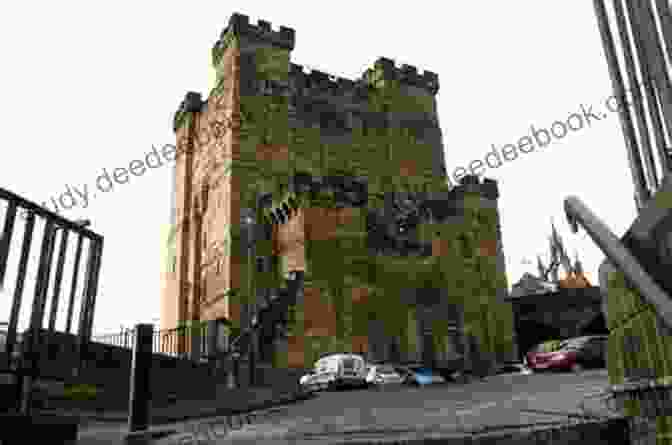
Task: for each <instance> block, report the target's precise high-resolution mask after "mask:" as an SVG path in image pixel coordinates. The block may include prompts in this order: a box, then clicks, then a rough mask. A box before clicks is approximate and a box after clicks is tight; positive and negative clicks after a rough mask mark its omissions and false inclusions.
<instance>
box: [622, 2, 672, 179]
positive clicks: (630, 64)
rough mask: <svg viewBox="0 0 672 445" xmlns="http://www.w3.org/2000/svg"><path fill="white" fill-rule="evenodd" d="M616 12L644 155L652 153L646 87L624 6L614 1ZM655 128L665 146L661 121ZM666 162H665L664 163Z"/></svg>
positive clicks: (656, 136)
mask: <svg viewBox="0 0 672 445" xmlns="http://www.w3.org/2000/svg"><path fill="white" fill-rule="evenodd" d="M614 12H615V14H616V21H617V27H618V31H619V35H620V38H621V44H622V46H623V55H624V57H625V68H626V71H627V73H628V83H629V84H630V89H631V93H632V99H633V104H632V105H633V106H634V110H632V109H630V107H628V110H627V111H628V112H630V113H633V114H634V115H635V118H636V121H637V130H638V131H639V136H640V139H641V142H642V151H643V152H644V153H647V152H651V148H650V147H651V142H650V138H649V128H648V125H647V122H646V110H645V109H644V102H643V98H642V94H641V91H640V88H646V85H641V87H640V85H639V82H638V81H637V71H636V67H637V65H636V63H635V59H634V57H633V54H632V49H631V48H632V47H631V41H630V36H629V34H628V25H627V22H626V19H625V13H624V11H623V5H622V4H621V1H620V0H615V1H614ZM651 123H652V126H653V133H654V136H655V138H656V144H657V145H659V144H660V141H661V138H662V140H663V144H664V136H663V133H662V130H661V128H660V121H659V120H658V121H657V122H656V121H655V120H654V121H652V122H651ZM663 162H664V161H663ZM662 167H663V170H664V171H665V170H666V168H667V165H666V163H663V164H662Z"/></svg>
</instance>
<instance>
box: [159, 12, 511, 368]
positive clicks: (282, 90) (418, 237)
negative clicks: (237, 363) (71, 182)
mask: <svg viewBox="0 0 672 445" xmlns="http://www.w3.org/2000/svg"><path fill="white" fill-rule="evenodd" d="M294 39H295V36H294V31H293V30H291V29H289V28H285V27H280V29H279V31H274V30H272V29H271V25H270V24H269V23H268V22H265V21H261V20H260V21H258V22H257V24H256V25H251V24H250V23H249V19H248V18H247V17H246V16H243V15H240V14H234V15H233V16H232V17H231V20H230V21H229V25H228V26H227V28H226V29H225V30H224V32H223V33H222V35H221V37H220V39H219V40H218V42H217V43H216V44H215V46H214V48H213V52H212V53H213V66H214V67H215V70H216V78H217V82H216V86H215V87H214V88H213V90H212V91H211V92H210V94H209V96H208V98H207V100H203V99H202V98H201V96H200V95H199V94H197V93H188V94H187V96H186V98H185V100H184V101H183V102H182V104H181V105H180V108H179V110H178V112H177V113H176V117H175V133H176V138H177V150H178V157H177V162H176V195H175V196H176V205H175V207H176V224H175V231H174V232H175V236H174V240H175V241H174V246H175V252H176V253H175V258H176V260H175V261H174V264H175V267H174V271H175V272H174V273H173V274H172V275H170V274H166V276H168V277H169V278H170V280H172V283H173V285H172V288H171V287H170V286H166V289H167V290H166V292H165V294H164V297H163V306H164V307H166V308H169V309H166V310H164V313H165V314H171V313H174V314H175V316H174V321H173V320H171V321H168V322H166V323H162V324H163V325H164V326H165V327H169V326H168V325H170V324H171V323H174V324H179V323H180V322H186V321H189V320H205V319H213V318H220V317H226V318H227V319H229V320H230V321H232V322H233V324H234V326H235V325H236V324H242V325H246V324H247V321H248V320H246V319H245V318H246V317H244V314H245V311H243V310H242V309H243V308H244V307H245V306H246V305H247V304H249V303H251V302H252V303H258V302H259V297H260V295H258V293H260V290H262V289H271V290H272V293H274V294H277V295H280V294H283V292H281V290H282V289H284V297H283V298H280V299H279V300H280V303H281V304H283V305H284V307H285V309H286V311H285V312H284V314H285V315H282V314H281V315H282V316H280V318H281V319H282V318H287V317H289V318H292V322H291V323H290V324H291V325H292V328H291V329H290V331H291V332H289V333H288V338H285V339H284V346H282V347H284V348H285V350H284V351H285V354H284V355H285V359H286V360H287V362H288V363H290V364H293V365H291V366H299V367H302V366H304V365H306V364H309V365H310V364H312V363H311V360H313V358H314V356H315V354H317V353H320V351H321V353H324V352H327V351H344V350H345V351H353V352H363V353H367V352H371V350H374V349H375V350H376V351H375V354H376V355H381V354H382V355H383V356H387V354H388V352H389V353H390V354H392V355H397V356H398V355H399V354H400V353H401V352H404V353H410V352H409V350H410V349H413V351H412V352H413V353H416V354H420V355H422V356H429V355H432V354H434V353H433V352H432V353H431V354H430V353H428V352H427V351H434V352H436V351H435V348H434V346H433V344H434V343H436V342H437V338H438V337H437V335H436V332H438V331H437V329H439V328H436V329H435V328H434V327H435V326H437V323H438V324H441V319H444V320H450V323H452V322H453V321H454V319H456V318H459V317H458V315H459V312H460V311H459V310H455V308H456V303H455V301H458V300H459V301H463V300H465V298H468V297H469V296H468V295H464V294H465V293H466V292H467V291H464V290H463V291H461V293H460V292H457V293H456V291H455V289H458V288H460V286H462V288H464V285H462V284H459V283H453V284H450V283H448V282H447V281H445V280H446V279H447V277H459V276H462V273H461V269H460V268H463V267H466V266H465V265H466V264H467V262H463V261H462V260H461V259H457V260H456V259H455V258H453V259H452V260H445V261H444V260H442V259H441V258H442V257H444V256H446V255H448V256H449V254H448V253H447V252H450V251H453V250H454V249H452V250H451V248H446V245H445V244H446V243H448V244H450V243H455V242H457V241H449V240H448V238H450V237H454V236H455V233H456V231H459V230H470V229H469V228H468V227H471V225H473V224H472V222H469V223H465V222H464V218H461V216H460V215H461V213H460V210H459V209H462V210H463V211H462V214H464V213H468V212H467V211H466V210H464V209H465V208H466V207H468V206H474V205H475V206H476V207H479V208H492V209H493V211H494V213H495V214H496V213H497V210H496V207H497V196H498V195H497V186H496V183H495V182H494V181H488V180H486V181H484V182H483V183H481V182H479V180H478V179H477V178H465V180H464V181H463V182H464V184H463V185H461V186H459V187H457V188H455V189H453V190H451V191H449V190H448V186H447V184H446V181H445V178H446V174H445V159H444V149H443V143H442V136H441V130H440V125H439V120H438V115H437V112H436V109H437V107H436V94H437V92H438V89H439V82H438V76H437V75H436V74H435V73H432V72H430V71H424V72H423V73H422V74H420V73H419V72H418V70H417V69H416V68H415V67H412V66H407V65H404V66H401V67H397V66H395V64H394V62H393V61H391V60H389V59H386V58H379V59H378V60H377V61H376V62H375V63H374V65H373V67H372V68H371V69H368V70H366V71H365V72H364V74H363V75H362V77H361V78H359V79H356V80H350V79H343V78H338V77H336V76H331V75H329V74H327V73H324V72H320V71H316V70H312V71H307V70H305V69H304V68H303V67H302V66H301V65H297V64H293V63H291V62H290V58H291V57H290V56H291V51H292V49H293V48H294ZM428 212H429V213H431V216H427V215H428ZM455 212H457V213H455ZM243 214H250V215H254V216H255V217H256V218H255V219H256V220H257V221H260V222H262V223H263V224H262V225H261V228H260V230H258V231H257V233H256V234H255V238H256V241H255V242H254V251H253V253H252V255H253V256H254V257H255V258H249V257H248V249H247V246H246V232H245V230H243V229H242V227H241V224H240V221H241V215H243ZM462 216H463V215H462ZM400 221H403V223H400ZM489 221H490V222H489V223H488V224H490V226H491V227H490V228H491V229H492V230H490V231H489V232H487V234H486V235H484V236H485V238H483V237H481V238H482V239H481V238H479V237H480V236H481V235H479V234H472V235H473V236H472V235H464V237H465V239H466V238H469V236H472V238H473V237H475V238H474V239H477V240H478V243H480V244H478V245H477V246H474V245H470V247H469V249H468V250H469V252H470V253H469V255H472V256H473V255H479V256H482V257H488V258H489V259H488V260H487V261H485V262H487V263H488V264H490V265H491V266H492V267H490V266H487V265H486V266H487V267H490V269H491V271H492V272H491V274H492V280H491V281H492V283H491V284H492V286H491V290H487V291H485V290H482V289H483V286H482V285H481V282H480V281H479V283H476V284H475V285H474V286H472V287H473V289H474V290H473V291H474V292H480V293H482V294H487V295H485V296H483V297H480V296H479V301H481V300H482V301H483V302H488V301H491V302H492V304H493V305H496V304H500V303H502V302H503V299H504V296H505V294H506V283H505V281H504V284H503V285H502V280H501V277H502V274H503V273H504V272H503V252H502V248H501V236H500V235H499V226H498V224H499V223H498V217H497V218H495V219H492V218H490V220H489ZM470 224H471V225H470ZM474 224H476V223H474ZM437 225H438V226H441V227H443V228H444V229H445V230H444V231H441V230H443V229H441V230H437V228H438V226H437ZM458 226H459V227H460V229H459V230H457V229H456V230H453V229H454V228H455V227H458ZM495 226H496V227H495ZM451 227H452V228H453V229H451ZM483 233H485V232H483ZM442 237H444V238H446V239H444V240H442V239H441V238H442ZM442 243H443V244H442ZM472 244H473V243H472ZM474 252H477V253H474ZM259 258H263V259H264V260H265V261H264V262H263V263H264V264H265V266H264V267H260V268H257V267H256V266H255V267H253V268H250V267H249V264H254V265H256V264H258V262H257V259H259ZM484 264H485V263H484ZM495 264H496V266H495ZM484 267H485V266H484ZM395 268H398V270H399V272H398V273H393V272H390V271H393V270H395ZM490 269H489V270H490ZM248 271H249V272H250V273H252V276H250V275H249V274H248ZM474 276H475V275H474ZM479 277H480V275H479ZM478 279H479V280H480V279H481V278H478ZM441 280H444V281H441ZM495 281H496V282H497V284H495ZM250 283H251V284H252V285H253V288H252V290H251V295H247V294H248V293H250V292H248V284H250ZM479 286H480V287H479ZM421 288H422V289H424V290H419V289H421ZM171 289H172V290H171ZM427 289H429V290H427ZM449 289H450V292H447V290H449ZM489 289H490V288H489ZM469 292H471V291H469ZM458 293H459V295H458ZM490 293H491V294H490ZM451 298H452V299H453V300H455V301H454V302H453V303H450V302H449V301H448V299H451ZM280 303H279V304H280ZM430 303H431V304H430ZM432 304H434V305H436V304H438V305H439V306H436V308H441V309H440V310H438V311H434V313H435V314H441V316H440V317H439V319H438V320H429V319H426V317H427V315H422V314H423V313H427V312H428V311H424V312H423V311H422V310H419V309H417V308H418V306H419V305H423V306H427V305H430V306H431V305H432ZM484 304H485V303H484ZM290 309H291V310H290ZM280 312H282V310H281V311H280ZM429 312H431V311H429ZM489 312H493V313H494V311H489ZM288 313H293V314H295V315H293V316H289V314H288ZM372 314H377V315H375V316H374V315H372ZM262 315H263V314H262ZM276 315H277V314H276ZM484 316H485V315H484ZM268 317H271V319H269V320H270V321H268V320H267V321H268V323H267V322H262V325H263V326H265V325H267V324H269V325H275V324H276V322H277V321H278V320H277V319H276V318H277V317H276V318H273V317H275V315H272V316H271V315H268ZM423 317H425V318H423ZM262 318H263V317H262ZM373 318H376V319H377V323H376V322H374V321H375V320H373ZM468 322H469V323H471V324H474V323H480V321H475V319H470V320H468ZM444 324H445V323H444ZM499 324H500V325H501V323H499ZM451 326H452V325H451ZM444 328H445V329H444V330H443V331H441V332H443V333H442V334H441V336H443V337H446V336H448V335H449V334H448V331H450V329H449V328H450V326H448V327H444ZM442 329H443V328H442ZM410 331H417V332H414V333H412V334H409V332H410ZM486 331H487V330H486V329H484V330H483V332H486ZM428 332H429V333H432V332H433V334H431V335H433V336H434V340H432V339H430V338H429V337H428V335H429V334H428ZM451 332H452V331H451ZM493 332H494V331H493ZM493 332H490V333H489V334H488V335H489V338H490V339H492V338H495V337H497V335H495V334H494V333H493ZM265 335H266V334H262V337H263V336H265ZM268 336H269V338H272V337H273V334H272V333H271V334H268ZM499 336H500V337H503V336H502V335H499ZM419 337H422V338H419ZM386 338H396V339H397V340H395V342H394V344H385V339H386ZM488 341H490V340H488ZM423 342H424V343H423ZM406 343H414V344H415V346H413V347H411V346H409V345H407V344H406ZM439 343H440V342H439ZM439 343H437V344H439ZM416 346H417V347H416ZM278 348H281V346H278ZM409 348H410V349H409ZM437 348H439V349H442V348H443V349H447V348H446V347H445V345H443V346H441V345H439V346H437ZM400 349H404V350H405V351H400ZM456 349H460V348H459V347H456ZM390 351H392V352H390ZM394 351H396V352H394ZM437 354H438V352H437ZM407 355H408V354H407ZM434 355H436V354H434Z"/></svg>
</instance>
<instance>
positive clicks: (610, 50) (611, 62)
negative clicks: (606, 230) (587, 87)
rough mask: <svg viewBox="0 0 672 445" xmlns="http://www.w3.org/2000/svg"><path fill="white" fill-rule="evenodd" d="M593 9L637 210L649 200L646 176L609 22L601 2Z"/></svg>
mask: <svg viewBox="0 0 672 445" xmlns="http://www.w3.org/2000/svg"><path fill="white" fill-rule="evenodd" d="M593 5H594V7H595V15H596V17H597V23H598V26H599V29H600V36H601V37H602V47H603V49H604V53H605V56H606V58H607V67H608V68H609V75H610V77H611V83H612V88H613V90H614V94H615V96H616V98H617V99H618V103H619V113H618V116H619V118H620V123H621V129H622V131H623V136H624V137H625V145H626V147H627V152H628V160H629V163H630V171H631V173H632V180H633V185H634V188H635V197H636V200H637V207H638V210H639V209H641V208H643V207H644V205H645V204H646V202H647V201H648V200H649V199H650V197H651V195H650V193H649V190H648V187H647V185H646V176H645V174H644V168H643V166H642V163H641V162H642V161H641V158H640V155H639V150H638V146H637V138H636V137H635V131H634V128H633V126H632V121H631V119H630V115H629V114H628V112H627V108H626V107H627V101H626V97H625V89H624V87H623V78H622V77H621V72H620V69H619V65H618V58H617V57H616V50H615V46H614V39H613V36H612V34H611V30H610V29H609V22H608V19H607V12H606V10H605V7H604V2H603V0H593Z"/></svg>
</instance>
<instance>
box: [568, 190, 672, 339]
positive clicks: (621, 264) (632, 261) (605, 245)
mask: <svg viewBox="0 0 672 445" xmlns="http://www.w3.org/2000/svg"><path fill="white" fill-rule="evenodd" d="M565 213H566V215H567V221H568V222H569V225H570V226H571V227H572V231H573V232H574V233H576V232H578V230H579V224H581V226H582V227H583V228H584V229H585V230H586V232H588V235H590V237H591V238H592V240H593V241H594V242H595V244H597V246H598V247H599V248H600V249H601V250H602V251H603V252H604V254H605V255H606V257H607V259H608V260H609V261H610V262H611V263H612V264H613V265H614V266H616V267H617V268H618V269H619V270H620V271H622V272H623V274H624V275H625V277H626V278H627V280H628V281H629V282H630V283H632V285H633V286H634V287H635V288H636V289H637V290H638V291H639V293H640V294H641V296H642V298H644V300H645V301H646V302H647V303H649V304H651V305H652V306H653V307H654V308H655V310H656V313H657V314H658V315H659V316H660V317H661V319H662V320H663V321H664V322H665V324H667V326H669V327H672V300H670V297H669V296H668V295H667V293H665V291H663V289H662V288H661V287H660V286H659V285H658V284H657V283H656V282H655V281H654V279H653V278H651V276H650V275H649V274H648V273H647V272H646V271H645V270H644V268H643V267H642V266H641V265H640V263H639V261H637V259H636V258H635V257H634V256H633V255H632V254H631V253H630V251H629V250H628V249H626V248H625V246H624V245H623V243H622V242H621V240H620V239H618V238H617V237H616V235H614V234H613V232H612V231H611V230H609V228H608V227H607V226H606V225H605V224H604V223H603V222H602V221H601V220H600V219H599V218H598V217H597V216H596V215H595V214H594V213H593V212H591V211H590V209H588V207H586V205H585V204H583V202H581V200H580V199H579V198H577V197H574V196H570V197H569V198H567V199H565Z"/></svg>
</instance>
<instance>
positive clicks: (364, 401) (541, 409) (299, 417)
mask: <svg viewBox="0 0 672 445" xmlns="http://www.w3.org/2000/svg"><path fill="white" fill-rule="evenodd" d="M607 385H608V377H607V372H606V370H591V371H584V372H582V373H580V374H555V373H553V374H546V373H544V374H531V375H525V374H509V375H499V376H494V377H490V378H488V379H486V380H485V381H477V382H472V383H469V384H448V385H435V386H430V387H424V388H413V387H390V388H389V389H385V390H376V389H366V390H346V391H337V392H323V393H319V394H318V395H317V396H316V397H315V398H314V399H311V400H307V401H305V402H302V403H299V404H296V405H292V406H289V407H285V408H283V409H282V410H278V411H277V412H276V413H275V414H273V415H272V416H270V417H266V418H264V420H263V421H262V422H260V423H257V424H254V425H249V426H245V427H243V428H242V429H240V430H238V431H231V432H230V433H229V434H228V435H227V437H226V438H221V439H218V440H217V443H285V442H286V443H292V444H298V443H304V441H305V442H306V443H312V444H315V443H322V442H324V443H334V440H335V439H336V438H338V439H339V440H345V439H348V438H352V437H354V436H360V437H364V436H371V437H372V438H373V437H376V438H377V437H383V436H390V435H394V436H396V437H401V436H404V435H408V434H417V431H419V430H421V431H425V432H428V431H438V430H440V431H442V432H452V433H462V434H464V433H465V432H473V431H479V430H483V429H486V428H487V429H491V428H492V429H502V428H511V427H514V428H520V427H521V426H523V425H535V424H536V425H540V424H551V423H559V422H564V423H566V422H567V419H568V418H570V417H571V416H572V415H575V416H576V415H579V414H581V413H582V410H581V409H580V405H581V402H582V401H583V400H584V398H585V397H586V396H590V395H595V394H596V393H599V392H600V391H602V390H604V389H606V387H607ZM589 400H591V399H589ZM595 400H596V399H595V398H594V397H593V398H592V401H593V404H592V406H599V403H598V405H595V404H594V402H595ZM598 401H599V399H598ZM184 443H187V442H184Z"/></svg>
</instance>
